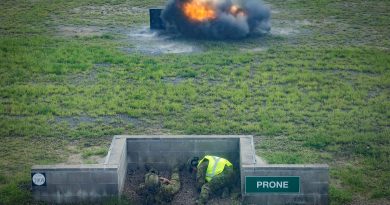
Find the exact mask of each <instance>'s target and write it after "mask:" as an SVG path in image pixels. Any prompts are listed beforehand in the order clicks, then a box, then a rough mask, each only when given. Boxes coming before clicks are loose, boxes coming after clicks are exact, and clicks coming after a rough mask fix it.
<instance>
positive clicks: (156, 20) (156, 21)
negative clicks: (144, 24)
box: [149, 8, 165, 30]
mask: <svg viewBox="0 0 390 205" xmlns="http://www.w3.org/2000/svg"><path fill="white" fill-rule="evenodd" d="M162 11H163V9H159V8H153V9H149V17H150V29H158V30H162V29H165V24H164V21H163V20H162V18H161V13H162Z"/></svg>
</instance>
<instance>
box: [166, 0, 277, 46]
mask: <svg viewBox="0 0 390 205" xmlns="http://www.w3.org/2000/svg"><path fill="white" fill-rule="evenodd" d="M186 1H189V0H170V1H169V2H168V3H167V5H166V7H165V9H164V11H163V13H162V15H161V17H162V19H163V21H164V23H165V26H166V28H167V29H169V30H177V31H179V32H180V33H182V34H183V35H185V36H189V37H195V38H210V39H239V38H244V37H247V36H248V35H249V34H251V33H253V32H255V31H259V30H260V31H269V30H270V29H271V27H270V23H269V20H270V10H269V8H268V7H266V6H264V4H263V3H262V2H261V1H260V0H241V1H234V4H235V5H238V6H239V7H240V8H241V9H242V10H243V11H244V12H245V14H246V15H233V14H231V13H230V12H228V11H229V8H230V7H231V6H232V5H233V2H232V1H231V0H216V1H218V4H217V7H216V8H215V10H216V18H214V19H212V20H208V21H203V22H196V21H191V20H190V19H189V18H188V17H186V16H185V14H184V13H183V11H182V9H181V6H182V5H183V3H185V2H186Z"/></svg>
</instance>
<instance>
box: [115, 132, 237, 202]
mask: <svg viewBox="0 0 390 205" xmlns="http://www.w3.org/2000/svg"><path fill="white" fill-rule="evenodd" d="M126 144H127V145H126V146H127V147H126V148H127V159H126V161H127V175H126V177H125V183H124V188H123V196H125V197H126V198H127V199H129V200H130V201H132V202H133V203H134V204H143V203H144V198H143V197H142V195H141V194H140V193H138V192H137V188H138V186H139V185H140V184H141V183H143V182H144V175H145V174H146V172H147V171H146V169H147V168H151V167H153V168H155V169H157V170H158V171H159V175H160V176H162V177H165V178H168V179H170V176H171V173H172V169H173V167H175V166H179V167H181V169H180V172H179V175H180V184H181V186H180V190H179V192H178V193H177V194H176V195H175V196H174V198H173V200H172V201H171V202H169V204H177V205H178V204H195V203H196V199H197V198H198V197H199V191H198V190H197V188H196V186H195V182H196V180H195V178H196V176H195V175H194V174H193V173H190V172H189V171H188V169H186V167H185V166H184V165H185V164H186V162H187V160H188V159H190V158H192V157H199V158H202V157H203V156H205V155H215V156H220V157H223V158H225V159H228V160H229V161H230V162H231V163H232V164H233V166H234V168H235V175H236V177H235V178H236V180H235V182H234V183H233V184H232V186H231V188H230V189H229V192H228V194H227V195H226V193H225V194H224V195H222V192H219V193H216V194H215V195H213V196H211V198H210V200H209V202H208V204H235V201H239V200H240V197H241V190H240V177H239V173H240V171H239V170H240V169H239V165H240V162H239V159H240V153H239V139H238V138H201V139H199V138H167V139H165V138H147V139H142V138H136V139H127V142H126Z"/></svg>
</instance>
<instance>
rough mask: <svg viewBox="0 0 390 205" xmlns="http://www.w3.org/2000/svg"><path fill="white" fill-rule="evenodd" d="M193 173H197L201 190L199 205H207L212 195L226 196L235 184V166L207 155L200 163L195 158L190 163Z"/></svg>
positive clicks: (197, 180)
mask: <svg viewBox="0 0 390 205" xmlns="http://www.w3.org/2000/svg"><path fill="white" fill-rule="evenodd" d="M188 164H189V168H190V170H189V171H191V172H195V173H196V185H197V188H198V190H200V195H199V199H198V200H197V204H206V202H207V200H208V199H209V198H210V196H211V195H217V194H220V193H221V192H222V191H223V192H224V194H228V193H226V192H228V191H229V187H231V186H232V185H233V184H234V178H235V175H234V171H233V165H232V163H230V162H229V161H228V160H226V159H224V158H221V157H217V156H210V155H206V156H205V157H204V158H203V159H201V160H200V161H199V158H197V157H194V158H192V159H191V160H190V161H189V162H188Z"/></svg>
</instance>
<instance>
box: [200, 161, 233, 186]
mask: <svg viewBox="0 0 390 205" xmlns="http://www.w3.org/2000/svg"><path fill="white" fill-rule="evenodd" d="M205 159H207V160H209V165H208V166H207V170H206V181H207V182H209V181H211V179H213V177H214V176H216V175H218V174H220V173H221V172H222V171H223V169H224V168H225V165H226V166H228V167H230V166H232V163H230V162H229V161H228V160H226V159H224V158H221V157H216V156H210V155H206V156H205V157H204V158H203V159H202V160H200V161H199V164H198V167H199V165H200V164H201V163H202V162H203V160H205Z"/></svg>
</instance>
